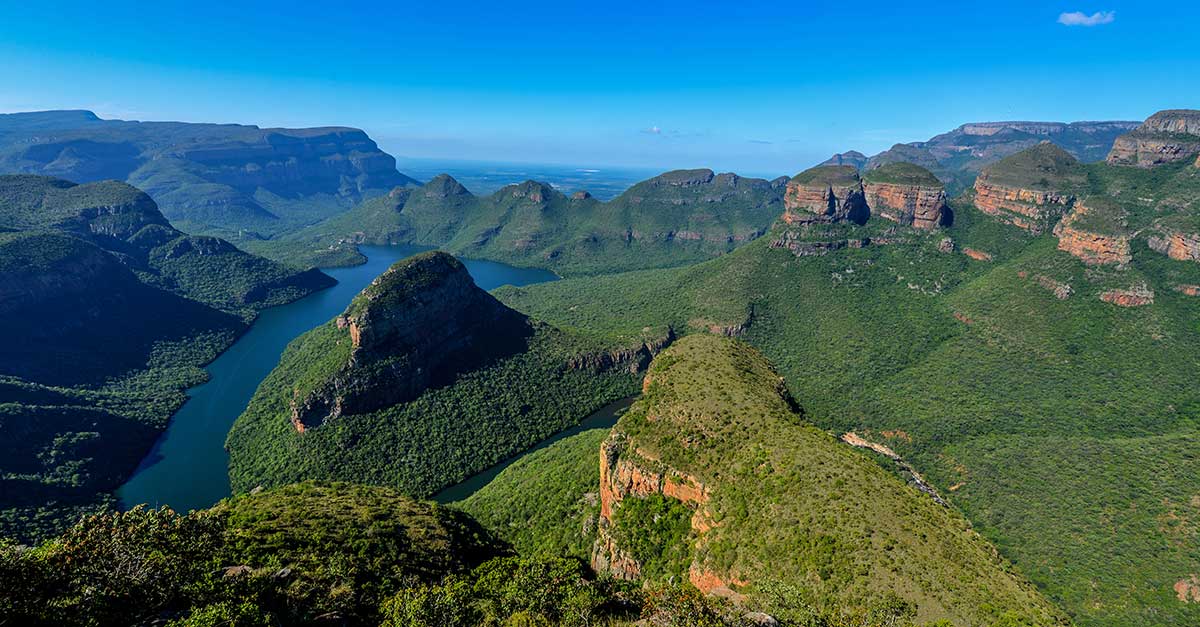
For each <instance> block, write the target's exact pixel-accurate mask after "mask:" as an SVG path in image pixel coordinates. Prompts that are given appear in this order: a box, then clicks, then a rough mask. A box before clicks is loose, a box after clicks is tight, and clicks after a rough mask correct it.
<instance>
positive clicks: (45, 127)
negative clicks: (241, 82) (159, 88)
mask: <svg viewBox="0 0 1200 627" xmlns="http://www.w3.org/2000/svg"><path fill="white" fill-rule="evenodd" d="M0 171H4V172H22V173H30V174H44V175H49V176H57V177H62V178H65V179H68V180H71V181H75V182H77V183H87V182H91V181H98V180H103V179H117V180H122V181H127V182H129V183H131V184H134V185H137V186H139V187H141V188H142V189H144V190H145V191H146V192H147V193H149V194H150V196H152V197H153V198H155V200H156V201H157V203H158V205H159V206H160V207H161V208H162V210H163V212H164V213H165V214H167V215H168V216H170V217H171V218H172V219H181V218H187V219H196V218H204V219H210V220H213V221H224V222H226V224H225V226H233V225H237V224H241V223H244V224H252V225H255V226H263V227H265V226H267V224H268V223H270V222H271V221H272V220H275V219H276V218H278V217H279V216H278V215H276V214H274V213H272V212H271V210H272V209H268V207H267V206H266V205H264V204H261V203H264V202H267V201H264V200H262V195H261V194H260V192H266V193H267V194H269V195H271V196H274V197H279V198H287V199H289V200H294V199H298V198H305V197H311V198H317V197H322V198H327V199H340V201H341V206H346V205H349V204H352V203H357V202H359V201H361V200H363V199H364V198H366V197H367V196H368V195H369V194H373V193H383V192H385V191H387V190H389V189H392V188H393V187H396V186H406V185H415V184H416V181H414V180H413V179H410V178H408V177H406V176H404V175H402V174H400V173H399V172H398V171H396V161H395V159H394V158H392V156H391V155H388V154H387V153H385V152H383V151H381V150H380V149H379V147H378V146H377V145H376V144H375V142H374V141H372V140H371V138H370V137H368V136H367V134H366V133H364V132H363V131H361V130H358V129H353V128H343V127H324V128H307V129H284V128H265V129H264V128H259V127H257V126H243V125H237V124H190V123H182V122H133V121H123V120H102V119H100V118H98V117H96V116H95V115H94V114H92V113H91V112H87V111H43V112H35V113H20V114H11V115H5V116H0ZM267 204H271V203H267ZM273 210H277V211H284V212H286V211H288V208H287V206H286V205H274V206H273ZM281 215H282V214H281Z"/></svg>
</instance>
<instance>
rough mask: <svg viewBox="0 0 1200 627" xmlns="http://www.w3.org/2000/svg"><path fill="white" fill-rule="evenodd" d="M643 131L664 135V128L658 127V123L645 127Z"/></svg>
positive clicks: (649, 133)
mask: <svg viewBox="0 0 1200 627" xmlns="http://www.w3.org/2000/svg"><path fill="white" fill-rule="evenodd" d="M642 132H643V133H646V134H648V135H662V129H661V128H658V125H654V126H651V127H650V128H644V129H642Z"/></svg>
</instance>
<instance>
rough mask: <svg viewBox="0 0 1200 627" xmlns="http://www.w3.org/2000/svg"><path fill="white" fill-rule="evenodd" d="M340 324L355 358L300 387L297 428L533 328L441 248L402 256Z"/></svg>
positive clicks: (375, 403)
mask: <svg viewBox="0 0 1200 627" xmlns="http://www.w3.org/2000/svg"><path fill="white" fill-rule="evenodd" d="M336 326H337V329H338V334H339V335H341V336H342V337H343V338H344V339H339V340H338V342H339V344H340V342H343V341H348V342H349V351H348V358H347V360H346V362H345V363H343V364H342V365H341V366H340V367H338V368H337V369H336V371H335V372H333V373H332V374H331V375H330V376H329V377H328V379H327V380H326V381H324V382H323V383H320V384H318V385H316V387H314V388H313V389H312V390H309V391H302V390H300V389H296V390H294V394H293V400H292V416H291V420H292V424H293V425H294V426H295V427H296V429H297V430H298V431H301V432H303V431H305V430H307V429H310V428H313V427H318V426H320V425H322V424H324V423H325V422H326V421H328V420H330V419H333V418H337V417H338V416H342V415H347V414H358V413H365V412H370V411H374V410H376V409H380V408H383V407H387V406H389V405H394V404H396V403H401V402H405V401H408V400H411V399H413V398H415V397H416V396H417V395H419V394H420V393H421V392H423V391H424V390H425V389H426V388H428V387H429V386H431V385H434V384H437V383H439V382H440V381H441V380H443V379H445V378H447V377H448V376H451V375H452V374H453V373H455V372H458V371H460V370H461V369H463V368H465V367H469V366H472V365H476V364H479V363H481V362H486V361H487V360H489V359H492V358H495V357H497V356H498V355H501V354H503V353H504V352H505V351H507V350H509V349H510V348H511V344H512V342H513V341H516V342H520V341H521V340H523V339H524V338H525V337H527V336H528V334H529V326H528V323H527V321H526V320H525V319H524V317H523V316H521V315H520V314H518V313H517V312H515V311H513V310H511V309H509V308H507V307H505V306H504V305H502V304H500V302H499V301H497V300H496V299H495V298H493V297H492V296H491V295H490V294H488V293H487V292H485V291H483V290H481V289H479V288H478V287H476V286H475V282H474V281H472V280H471V276H470V275H469V274H468V273H467V270H466V267H465V266H463V265H462V263H460V262H459V261H458V260H457V259H455V258H454V257H451V256H450V255H447V254H445V253H441V252H433V253H425V254H422V255H417V256H416V257H411V258H409V259H406V260H403V261H400V262H397V263H396V264H395V265H393V266H392V267H391V268H389V269H388V270H387V272H384V273H383V274H382V275H380V276H379V278H377V279H375V281H373V282H372V283H371V285H370V286H368V287H367V288H366V289H364V290H363V291H362V293H361V294H359V295H358V296H357V297H356V298H355V299H354V301H353V302H352V303H351V304H350V306H349V307H347V309H346V311H345V313H343V314H342V315H340V316H338V318H337V320H336ZM343 334H344V335H343Z"/></svg>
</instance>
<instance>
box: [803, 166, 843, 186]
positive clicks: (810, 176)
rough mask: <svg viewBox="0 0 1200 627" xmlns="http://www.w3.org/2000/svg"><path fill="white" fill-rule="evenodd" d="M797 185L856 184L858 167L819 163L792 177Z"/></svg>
mask: <svg viewBox="0 0 1200 627" xmlns="http://www.w3.org/2000/svg"><path fill="white" fill-rule="evenodd" d="M792 182H793V183H797V184H799V185H829V186H833V187H853V186H855V185H858V182H859V179H858V169H857V168H855V167H854V166H849V165H819V166H817V167H815V168H809V169H807V170H805V171H803V172H801V173H799V174H797V175H796V176H793V177H792Z"/></svg>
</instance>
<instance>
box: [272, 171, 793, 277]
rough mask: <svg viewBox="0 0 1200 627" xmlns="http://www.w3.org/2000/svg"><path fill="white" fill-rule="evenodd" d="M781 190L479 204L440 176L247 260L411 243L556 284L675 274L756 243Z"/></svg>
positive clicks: (520, 197)
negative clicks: (541, 274) (625, 273)
mask: <svg viewBox="0 0 1200 627" xmlns="http://www.w3.org/2000/svg"><path fill="white" fill-rule="evenodd" d="M785 184H786V179H777V180H775V181H766V180H763V179H752V178H743V177H740V176H738V175H736V174H731V173H725V174H716V173H714V172H713V171H712V170H703V169H701V170H678V171H673V172H667V173H664V174H661V175H659V176H657V177H654V178H651V179H649V180H646V181H642V182H640V183H638V184H636V185H634V186H632V187H630V188H629V189H628V190H626V191H625V192H624V193H622V194H621V195H619V196H617V197H616V198H614V199H613V200H611V201H609V202H601V201H599V200H596V199H595V198H593V197H592V196H591V195H590V194H587V193H586V192H583V191H580V192H576V193H573V194H571V195H570V196H568V195H566V194H564V193H562V192H560V191H559V190H557V189H554V188H553V187H552V186H550V185H547V184H545V183H540V182H537V181H525V182H523V183H520V184H514V185H509V186H506V187H504V188H502V189H500V190H498V191H496V192H495V193H493V194H491V195H488V196H482V197H479V196H475V195H474V194H471V193H470V192H469V191H468V190H467V189H466V188H465V187H463V186H462V185H461V184H459V183H458V181H456V180H454V179H453V178H452V177H450V176H448V175H441V176H438V177H435V178H434V179H432V180H431V181H429V182H428V183H426V184H425V185H424V186H421V187H419V188H415V189H396V190H393V191H392V192H391V193H389V194H387V195H386V196H384V197H380V198H376V199H373V200H370V201H367V202H365V203H363V204H361V205H359V206H358V207H355V208H354V209H352V210H350V211H349V212H347V213H345V214H343V215H340V216H336V217H334V218H331V219H329V220H327V221H325V222H322V223H320V224H317V225H314V226H312V227H309V228H306V229H303V230H301V231H299V232H296V233H294V234H290V235H288V236H285V237H283V238H280V240H278V241H271V242H262V243H258V244H252V245H251V248H252V250H255V251H259V252H261V253H262V254H266V255H271V256H273V257H276V258H280V259H287V260H290V261H293V262H295V263H300V264H305V263H312V262H314V261H316V260H321V261H322V262H323V263H334V264H352V263H356V262H361V257H360V256H359V255H358V253H357V251H356V250H355V245H356V244H359V243H369V244H390V243H414V244H423V245H428V246H438V247H441V248H443V249H445V250H447V251H450V252H452V253H454V254H458V255H463V256H467V257H474V258H485V259H494V260H497V261H502V262H505V263H510V264H514V265H518V266H537V267H545V268H550V269H552V270H554V271H556V272H559V273H561V274H595V273H598V272H612V271H621V270H629V269H638V268H653V267H664V266H671V265H681V264H686V263H694V262H697V261H703V260H707V259H711V258H713V257H715V256H718V255H721V254H724V253H727V252H729V251H730V250H732V249H733V248H735V247H737V246H739V245H741V244H743V243H745V242H748V241H750V240H752V239H754V238H756V237H758V236H760V235H761V234H762V233H763V232H765V230H766V229H767V228H768V227H769V226H770V225H771V222H772V221H774V220H775V219H776V218H777V217H778V216H779V214H780V213H781V211H782V202H783V192H784V186H785Z"/></svg>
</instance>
